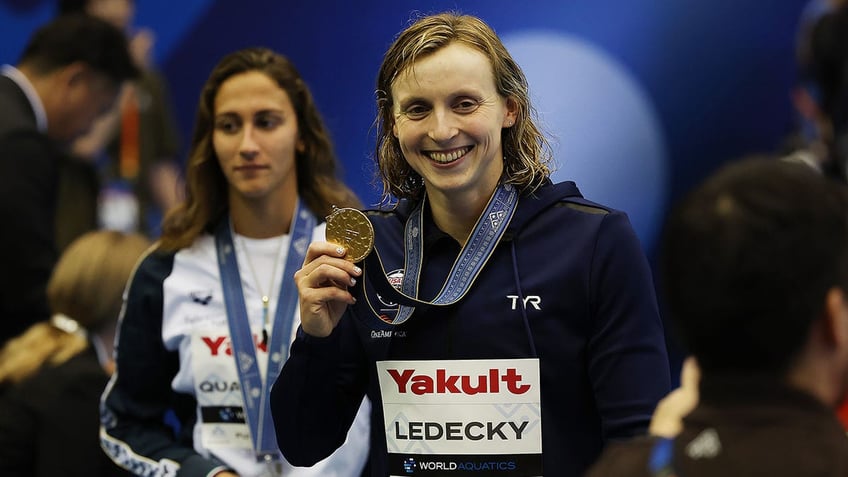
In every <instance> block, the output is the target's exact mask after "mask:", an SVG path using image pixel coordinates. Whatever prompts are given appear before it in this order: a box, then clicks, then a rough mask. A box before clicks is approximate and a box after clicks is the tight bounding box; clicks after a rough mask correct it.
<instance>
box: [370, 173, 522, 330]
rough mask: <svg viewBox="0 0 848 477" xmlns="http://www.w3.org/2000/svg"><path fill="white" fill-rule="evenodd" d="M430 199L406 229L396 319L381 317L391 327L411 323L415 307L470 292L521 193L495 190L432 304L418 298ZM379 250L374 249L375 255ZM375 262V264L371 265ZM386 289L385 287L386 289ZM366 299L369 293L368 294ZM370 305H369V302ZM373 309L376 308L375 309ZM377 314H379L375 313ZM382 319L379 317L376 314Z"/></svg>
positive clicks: (445, 302) (505, 187)
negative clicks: (408, 321) (427, 206)
mask: <svg viewBox="0 0 848 477" xmlns="http://www.w3.org/2000/svg"><path fill="white" fill-rule="evenodd" d="M426 203H427V197H426V196H425V197H424V200H422V201H421V204H420V205H419V206H418V207H416V208H415V210H413V211H412V214H410V216H409V218H408V219H407V220H406V225H405V227H404V275H403V280H402V282H401V289H400V291H399V292H397V291H394V292H393V293H392V295H396V296H395V297H393V298H400V299H399V300H397V301H398V302H399V303H400V305H399V307H398V312H397V315H395V317H394V318H393V319H391V318H388V317H385V316H384V317H382V318H381V320H382V321H384V322H386V323H390V324H392V325H399V324H401V323H403V322H405V321H406V320H408V319H409V318H410V317H411V316H412V313H413V312H414V311H415V305H416V304H417V305H439V306H446V305H452V304H454V303H456V302H458V301H459V300H461V299H462V297H464V296H465V294H466V293H468V290H470V289H471V286H472V285H473V284H474V281H475V280H476V279H477V276H478V275H480V272H481V271H482V270H483V267H484V266H485V265H486V262H488V260H489V258H490V257H491V256H492V253H493V252H494V250H495V247H496V246H497V245H498V243H499V242H500V240H501V238H502V237H503V234H504V232H506V229H507V227H508V226H509V223H510V221H511V220H512V217H513V215H515V209H516V207H517V205H518V190H517V189H516V188H515V187H513V186H512V185H509V184H507V185H501V186H498V188H497V189H495V192H494V194H493V195H492V198H491V199H489V203H488V204H486V209H485V210H484V211H483V213H482V214H481V215H480V217H479V218H478V219H477V223H476V224H475V225H474V229H473V230H472V231H471V235H470V236H469V239H468V241H467V242H466V243H465V245H464V246H463V247H462V250H461V251H460V252H459V256H458V257H457V259H456V261H454V264H453V266H452V267H451V270H450V273H449V274H448V277H447V279H446V281H445V283H444V285H442V289H441V290H440V291H439V293H438V294H437V295H436V297H435V298H433V300H431V301H424V300H419V299H418V284H419V279H420V277H421V266H422V263H423V260H424V257H423V250H424V233H423V230H424V214H423V212H422V210H423V208H424V206H425V205H426ZM376 251H377V250H376V249H375V252H376ZM375 255H377V261H378V263H379V265H378V266H379V267H380V269H381V270H382V276H383V277H385V276H386V272H385V268H383V263H382V260H381V259H380V257H379V253H376V254H375ZM372 263H373V262H372ZM383 289H385V287H383ZM365 296H366V299H367V297H368V294H367V293H366V294H365ZM369 305H370V302H369ZM371 309H372V310H373V309H374V307H373V306H372V307H371ZM375 314H377V313H375ZM377 315H378V316H379V314H377Z"/></svg>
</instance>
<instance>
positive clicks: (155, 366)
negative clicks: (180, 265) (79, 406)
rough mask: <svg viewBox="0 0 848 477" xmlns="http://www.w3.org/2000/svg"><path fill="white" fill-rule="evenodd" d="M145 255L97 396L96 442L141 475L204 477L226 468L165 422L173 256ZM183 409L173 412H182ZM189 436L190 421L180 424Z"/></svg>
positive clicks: (174, 361) (171, 360) (172, 362)
mask: <svg viewBox="0 0 848 477" xmlns="http://www.w3.org/2000/svg"><path fill="white" fill-rule="evenodd" d="M168 257H169V258H165V257H163V256H162V255H160V254H157V253H156V252H153V253H152V254H149V255H148V256H146V257H145V258H144V259H143V261H142V262H141V264H140V265H139V267H138V268H137V269H136V271H135V273H134V274H133V277H132V278H131V279H130V283H129V285H128V289H127V292H126V298H125V301H124V307H123V310H122V312H121V317H120V319H119V325H118V334H117V337H116V342H115V346H116V348H115V364H116V370H115V374H114V375H113V376H112V379H111V380H110V382H109V384H108V385H107V387H106V390H105V391H104V394H103V398H102V400H101V412H100V413H101V416H100V421H101V425H100V443H101V446H102V447H103V449H104V451H105V452H106V453H107V454H108V455H109V456H110V457H111V458H112V460H113V461H115V462H116V463H117V464H118V465H120V466H122V467H124V468H126V469H128V470H130V471H131V472H133V473H134V474H136V475H142V476H157V477H158V476H174V475H179V476H180V477H184V476H186V477H193V476H207V475H210V472H211V471H212V470H213V469H216V468H218V469H220V468H223V467H225V466H224V465H223V464H222V463H221V462H220V461H218V460H215V459H211V458H206V457H203V456H201V455H199V454H198V453H197V452H196V451H195V450H194V448H193V446H192V443H191V439H190V437H189V438H179V437H178V434H177V432H175V429H174V428H173V427H171V426H170V425H168V424H167V423H166V420H165V416H166V413H168V412H169V411H170V410H172V405H174V404H175V403H176V402H177V401H178V400H179V399H181V398H182V399H185V396H178V395H177V394H176V393H174V392H173V391H172V389H171V380H172V379H173V377H174V376H175V375H176V373H177V370H178V367H179V357H178V355H177V353H176V352H172V351H169V350H167V349H166V348H165V346H164V344H163V342H162V283H163V280H164V278H165V277H166V276H167V275H168V274H169V273H170V269H171V267H172V265H173V255H169V256H168ZM181 414H184V413H178V415H181ZM179 425H180V426H181V427H182V432H181V433H180V434H179V435H183V436H191V426H192V425H193V422H190V421H187V420H183V421H181V422H180V423H179Z"/></svg>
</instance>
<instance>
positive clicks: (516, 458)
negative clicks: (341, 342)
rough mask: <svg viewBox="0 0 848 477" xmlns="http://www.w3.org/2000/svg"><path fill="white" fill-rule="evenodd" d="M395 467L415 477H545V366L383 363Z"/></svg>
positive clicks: (394, 472)
mask: <svg viewBox="0 0 848 477" xmlns="http://www.w3.org/2000/svg"><path fill="white" fill-rule="evenodd" d="M377 376H378V378H379V382H380V392H381V395H382V400H383V415H384V424H385V431H386V446H387V449H388V452H389V458H388V467H389V475H390V476H391V477H396V476H397V477H400V476H404V477H406V476H409V475H416V476H419V475H424V476H426V475H431V476H437V475H439V476H440V475H451V476H463V475H474V476H480V475H487V476H498V477H535V476H541V475H542V418H541V416H542V409H541V399H540V395H541V394H540V392H539V387H540V382H541V381H540V372H539V360H538V359H504V360H440V361H379V362H377Z"/></svg>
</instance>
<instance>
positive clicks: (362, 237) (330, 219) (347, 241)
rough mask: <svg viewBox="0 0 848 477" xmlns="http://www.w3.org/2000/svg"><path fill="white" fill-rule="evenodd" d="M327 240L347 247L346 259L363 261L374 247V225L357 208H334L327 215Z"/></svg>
mask: <svg viewBox="0 0 848 477" xmlns="http://www.w3.org/2000/svg"><path fill="white" fill-rule="evenodd" d="M327 241H328V242H333V243H335V244H338V245H341V246H343V247H344V248H345V249H347V255H345V260H349V261H351V262H353V263H356V262H361V261H362V260H363V259H364V258H365V257H367V256H368V254H369V253H371V250H372V249H373V248H374V227H373V226H372V225H371V221H370V220H368V217H366V216H365V214H363V213H362V212H360V211H358V210H356V209H351V208H347V207H345V208H343V209H334V210H333V213H332V214H330V215H329V216H327Z"/></svg>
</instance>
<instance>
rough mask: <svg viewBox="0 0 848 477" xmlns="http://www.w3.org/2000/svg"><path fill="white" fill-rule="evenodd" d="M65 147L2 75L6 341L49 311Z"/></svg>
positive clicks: (0, 238) (0, 296) (0, 198)
mask: <svg viewBox="0 0 848 477" xmlns="http://www.w3.org/2000/svg"><path fill="white" fill-rule="evenodd" d="M62 160H63V153H62V152H61V150H60V148H58V147H57V146H56V145H55V144H53V143H52V142H51V141H50V139H49V138H48V137H47V136H46V135H45V134H43V133H40V132H39V131H38V130H37V128H36V122H35V113H34V112H33V110H32V107H31V106H30V104H29V102H28V101H27V98H26V96H25V95H24V93H23V91H22V90H21V89H20V87H18V85H17V84H16V83H15V82H13V81H12V80H10V79H9V78H7V77H5V76H0V225H1V226H2V227H3V232H2V233H0V345H2V343H4V342H5V341H6V340H7V339H9V338H10V337H13V336H16V335H18V334H19V333H21V332H23V331H24V330H25V329H26V328H27V327H29V325H30V324H32V323H34V322H36V321H38V320H42V319H46V318H48V316H49V307H48V305H47V299H46V293H45V287H46V284H47V280H48V279H49V277H50V272H51V270H52V269H53V265H54V264H55V262H56V249H55V224H54V220H55V210H56V187H57V166H58V163H59V162H60V161H62Z"/></svg>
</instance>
